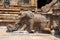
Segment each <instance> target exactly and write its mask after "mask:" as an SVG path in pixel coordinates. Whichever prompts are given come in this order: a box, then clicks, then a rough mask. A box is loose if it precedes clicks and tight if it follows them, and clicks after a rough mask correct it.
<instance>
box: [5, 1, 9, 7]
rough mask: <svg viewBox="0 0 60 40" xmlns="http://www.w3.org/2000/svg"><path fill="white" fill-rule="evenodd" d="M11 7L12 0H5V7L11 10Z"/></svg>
mask: <svg viewBox="0 0 60 40" xmlns="http://www.w3.org/2000/svg"><path fill="white" fill-rule="evenodd" d="M9 6H10V0H5V1H4V7H5V8H9Z"/></svg>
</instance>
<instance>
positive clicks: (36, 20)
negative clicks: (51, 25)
mask: <svg viewBox="0 0 60 40" xmlns="http://www.w3.org/2000/svg"><path fill="white" fill-rule="evenodd" d="M19 15H20V16H19V18H20V19H21V20H22V21H25V20H26V21H25V22H27V25H28V27H30V32H34V30H33V27H34V24H35V25H37V24H39V29H40V30H44V29H45V28H46V26H47V18H46V17H45V16H44V15H41V14H34V13H32V11H21V12H20V14H19Z"/></svg>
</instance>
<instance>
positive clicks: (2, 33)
mask: <svg viewBox="0 0 60 40" xmlns="http://www.w3.org/2000/svg"><path fill="white" fill-rule="evenodd" d="M0 40H60V38H58V37H55V36H52V35H50V34H43V33H33V34H31V33H20V32H19V31H16V32H11V33H7V32H6V27H0Z"/></svg>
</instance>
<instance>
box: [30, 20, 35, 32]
mask: <svg viewBox="0 0 60 40" xmlns="http://www.w3.org/2000/svg"><path fill="white" fill-rule="evenodd" d="M29 23H30V25H29V26H30V31H31V32H34V30H33V25H34V21H33V19H30V20H29Z"/></svg>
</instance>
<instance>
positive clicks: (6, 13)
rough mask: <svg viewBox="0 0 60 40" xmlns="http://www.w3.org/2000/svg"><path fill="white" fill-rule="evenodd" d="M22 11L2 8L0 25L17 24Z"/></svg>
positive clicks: (16, 8) (0, 10)
mask: <svg viewBox="0 0 60 40" xmlns="http://www.w3.org/2000/svg"><path fill="white" fill-rule="evenodd" d="M19 12H20V9H19V8H18V7H13V8H0V24H1V23H2V25H3V24H6V23H15V22H16V21H17V20H18V14H19Z"/></svg>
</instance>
